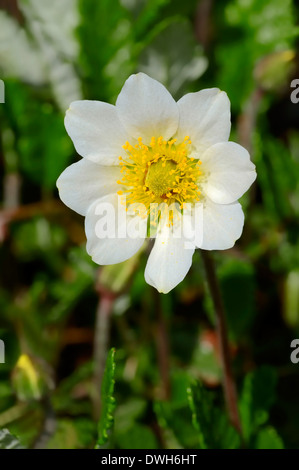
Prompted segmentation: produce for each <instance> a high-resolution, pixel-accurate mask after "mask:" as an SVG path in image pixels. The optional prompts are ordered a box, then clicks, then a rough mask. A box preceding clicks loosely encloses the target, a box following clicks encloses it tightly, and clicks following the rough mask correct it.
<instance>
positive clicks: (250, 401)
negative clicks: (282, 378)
mask: <svg viewBox="0 0 299 470" xmlns="http://www.w3.org/2000/svg"><path fill="white" fill-rule="evenodd" d="M276 381H277V377H276V372H275V369H273V368H272V367H269V366H262V367H261V368H260V369H258V370H256V371H254V372H250V373H249V374H248V375H247V376H246V378H245V381H244V386H243V391H242V394H241V398H240V415H241V421H242V427H243V433H244V438H245V440H246V441H247V442H250V439H251V437H252V436H253V435H254V434H255V433H256V432H257V430H258V428H259V427H260V426H261V425H263V424H265V423H266V422H267V421H268V418H269V410H270V407H271V405H272V404H273V403H274V401H275V387H276Z"/></svg>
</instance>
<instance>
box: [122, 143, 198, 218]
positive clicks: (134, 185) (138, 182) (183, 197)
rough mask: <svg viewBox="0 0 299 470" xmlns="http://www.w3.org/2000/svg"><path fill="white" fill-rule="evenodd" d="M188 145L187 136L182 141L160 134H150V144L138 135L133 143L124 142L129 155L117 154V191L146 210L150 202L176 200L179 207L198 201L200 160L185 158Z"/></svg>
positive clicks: (168, 202)
mask: <svg viewBox="0 0 299 470" xmlns="http://www.w3.org/2000/svg"><path fill="white" fill-rule="evenodd" d="M190 145H191V141H190V140H189V137H185V139H184V141H183V142H181V143H177V141H176V139H172V140H169V141H166V140H163V137H159V138H155V137H152V139H151V143H150V144H149V145H145V144H143V142H142V139H141V138H139V139H138V143H137V144H136V145H135V146H132V145H131V144H130V143H129V142H126V144H125V145H123V148H124V149H125V150H126V153H127V155H128V158H127V159H124V158H122V157H119V160H120V165H121V167H122V168H121V171H122V173H123V177H122V179H121V180H119V181H118V183H119V184H120V185H121V186H122V188H123V189H122V191H119V192H118V194H126V203H127V204H131V203H142V204H144V206H145V207H146V210H147V213H149V210H150V204H152V203H158V204H160V203H162V202H164V203H167V204H168V205H171V204H173V203H176V202H177V203H178V204H179V206H180V207H181V208H182V207H183V204H184V203H185V202H190V203H195V202H197V201H199V200H200V191H199V188H198V180H199V177H200V175H201V171H200V170H199V166H200V164H201V161H200V160H197V159H194V158H189V157H188V154H189V153H190V152H189V149H190Z"/></svg>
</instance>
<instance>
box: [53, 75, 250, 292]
mask: <svg viewBox="0 0 299 470" xmlns="http://www.w3.org/2000/svg"><path fill="white" fill-rule="evenodd" d="M230 125H231V124H230V103H229V99H228V97H227V95H226V93H225V92H223V91H220V90H219V89H217V88H210V89H206V90H201V91H199V92H197V93H190V94H187V95H185V96H183V97H182V98H181V99H180V100H179V101H178V102H177V103H176V102H175V101H174V99H173V98H172V96H171V95H170V94H169V92H168V91H167V90H166V88H165V87H164V86H163V85H162V84H160V83H159V82H157V81H156V80H153V79H152V78H150V77H148V76H147V75H145V74H143V73H138V74H136V75H131V76H130V77H129V78H128V80H127V81H126V83H125V84H124V86H123V88H122V90H121V92H120V94H119V96H118V98H117V101H116V105H115V106H113V105H110V104H107V103H103V102H99V101H87V100H86V101H75V102H73V103H72V104H71V105H70V108H69V109H68V111H67V113H66V117H65V127H66V130H67V132H68V134H69V136H70V137H71V139H72V141H73V143H74V145H75V148H76V150H77V152H78V153H79V154H80V155H81V156H82V157H83V158H82V159H81V160H80V161H79V162H77V163H74V164H73V165H71V166H69V167H68V168H67V169H66V170H65V171H64V172H63V173H62V174H61V176H60V177H59V179H58V181H57V187H58V189H59V194H60V197H61V199H62V201H63V202H64V203H65V204H66V205H67V206H69V207H70V208H71V209H73V210H75V211H76V212H78V213H79V214H82V215H84V216H85V231H86V236H87V251H88V253H89V254H90V255H91V256H92V259H93V260H94V261H95V262H96V263H98V264H100V265H106V264H115V263H120V262H122V261H125V260H127V259H129V258H130V257H131V256H133V255H134V254H135V253H136V252H137V251H138V250H139V249H140V248H141V246H142V245H143V243H144V241H145V239H146V238H147V234H148V233H149V228H151V229H152V228H154V232H152V231H150V234H151V235H152V234H153V233H154V235H153V238H154V244H153V248H152V250H151V253H150V255H149V258H148V261H147V266H146V269H145V280H146V282H148V283H149V284H151V285H152V286H154V287H156V288H157V289H158V290H159V291H160V292H163V293H167V292H169V291H170V290H171V289H173V288H174V287H175V286H176V285H177V284H178V283H179V282H181V281H182V279H183V278H184V277H185V276H186V274H187V272H188V270H189V268H190V266H191V263H192V256H193V253H194V250H195V248H202V249H204V250H225V249H228V248H231V247H232V246H233V245H234V243H235V241H236V240H237V239H238V238H239V237H240V236H241V233H242V229H243V224H244V215H243V211H242V208H241V205H240V204H239V203H238V199H239V198H240V197H241V196H242V195H243V193H244V192H245V191H247V189H248V188H249V187H250V185H251V184H252V183H253V181H254V180H255V178H256V172H255V166H254V165H253V163H252V162H251V161H250V156H249V154H248V152H247V150H246V149H244V148H243V147H241V146H240V145H238V144H236V143H234V142H228V138H229V134H230ZM157 206H158V211H157V210H156V212H155V215H154V216H153V214H152V207H155V208H157ZM187 206H188V210H187V209H186V207H187ZM109 207H110V208H111V209H113V210H111V211H110V212H109ZM132 207H137V208H138V210H131V208H132ZM103 208H104V209H105V211H106V219H105V224H103V219H102V221H101V219H100V216H102V215H103V213H104V212H105V211H104V210H102V209H103ZM167 209H169V210H167ZM199 209H200V211H199ZM196 212H197V213H198V214H199V213H200V223H199V222H198V223H194V217H193V216H194V214H195V213H196ZM192 217H193V218H192ZM195 220H197V219H196V218H195ZM184 223H186V224H185V225H186V226H187V227H189V229H190V230H191V228H190V227H191V226H192V223H193V229H194V230H193V231H194V237H193V238H191V239H190V237H189V236H186V231H184V230H183V231H178V230H177V228H178V226H179V225H182V224H184ZM104 225H106V226H108V228H107V227H106V229H107V230H106V231H105V230H104ZM137 226H138V227H139V228H138V230H137V233H138V235H137V236H136V234H135V233H136V230H135V231H134V230H133V229H134V228H135V229H136V227H137ZM190 230H189V232H190ZM104 233H105V236H104V235H103V234H104ZM132 233H134V234H135V235H134V236H132ZM130 234H131V235H130ZM178 234H179V235H178Z"/></svg>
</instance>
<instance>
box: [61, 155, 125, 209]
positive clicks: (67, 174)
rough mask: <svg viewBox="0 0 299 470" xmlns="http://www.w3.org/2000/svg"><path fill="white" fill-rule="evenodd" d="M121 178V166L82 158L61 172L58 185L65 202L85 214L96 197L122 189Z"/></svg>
mask: <svg viewBox="0 0 299 470" xmlns="http://www.w3.org/2000/svg"><path fill="white" fill-rule="evenodd" d="M120 178H121V172H120V167H117V166H103V165H98V164H97V163H94V162H90V161H89V160H86V159H84V158H82V160H80V161H79V162H77V163H73V165H70V166H69V167H67V168H66V169H65V170H64V171H63V173H61V175H60V176H59V178H58V180H57V183H56V185H57V188H58V191H59V196H60V199H61V200H62V201H63V202H64V204H66V205H67V206H68V207H70V208H71V209H72V210H74V211H76V212H78V213H79V214H81V215H85V214H86V212H87V209H88V207H89V206H90V205H91V204H92V203H93V202H94V201H95V200H96V199H99V198H100V197H102V196H105V195H106V194H111V193H116V192H117V191H118V190H119V189H120V186H119V185H118V184H117V181H118V180H119V179H120Z"/></svg>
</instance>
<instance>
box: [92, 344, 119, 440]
mask: <svg viewBox="0 0 299 470" xmlns="http://www.w3.org/2000/svg"><path fill="white" fill-rule="evenodd" d="M114 356H115V349H114V348H112V349H110V352H109V354H108V358H107V361H106V368H105V372H104V376H103V382H102V390H101V399H102V410H101V418H100V421H99V426H98V441H97V444H96V449H100V448H101V446H103V445H104V444H106V442H107V441H108V438H109V435H108V432H109V431H110V429H111V428H112V426H113V423H114V410H115V398H114V396H113V393H114V384H115V380H114V375H115V359H114Z"/></svg>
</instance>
